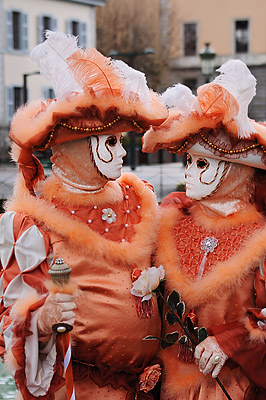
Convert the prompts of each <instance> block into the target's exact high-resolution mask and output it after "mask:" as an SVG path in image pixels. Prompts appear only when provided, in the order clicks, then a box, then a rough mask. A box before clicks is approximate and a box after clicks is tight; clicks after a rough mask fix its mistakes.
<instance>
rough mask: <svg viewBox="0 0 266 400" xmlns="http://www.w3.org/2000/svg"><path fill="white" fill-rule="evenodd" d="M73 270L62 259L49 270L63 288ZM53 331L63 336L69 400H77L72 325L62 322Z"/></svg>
mask: <svg viewBox="0 0 266 400" xmlns="http://www.w3.org/2000/svg"><path fill="white" fill-rule="evenodd" d="M71 271H72V269H71V268H70V267H69V266H68V265H67V264H65V262H64V260H63V259H62V258H57V259H56V260H55V262H54V264H53V265H52V266H51V268H50V269H49V271H48V272H49V274H50V276H51V279H52V281H53V283H54V284H55V285H57V286H58V287H59V288H62V287H63V286H64V285H66V284H67V283H68V281H69V277H70V274H71ZM52 328H53V331H54V332H55V333H59V334H63V335H62V346H63V356H64V371H65V378H66V391H67V400H75V388H74V382H73V371H72V363H71V343H70V336H69V332H70V331H71V330H72V329H73V326H72V325H69V324H66V323H64V322H60V323H59V324H54V325H53V327H52Z"/></svg>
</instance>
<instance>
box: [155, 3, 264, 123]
mask: <svg viewBox="0 0 266 400" xmlns="http://www.w3.org/2000/svg"><path fill="white" fill-rule="evenodd" d="M168 7H169V10H170V12H169V36H168V41H169V43H168V46H169V67H168V71H167V73H165V75H164V76H165V78H166V79H165V80H164V82H161V87H160V90H165V88H167V87H168V86H169V85H172V84H173V83H176V82H181V83H186V82H190V83H191V86H193V82H194V87H195V88H196V87H197V86H199V85H201V84H203V83H204V82H205V78H204V77H203V76H202V74H201V68H200V57H199V52H200V51H201V50H202V49H203V48H204V45H205V43H210V44H211V47H212V48H213V49H214V50H215V53H216V58H215V68H218V67H219V66H220V65H221V64H222V63H224V62H225V61H227V60H229V59H240V60H242V61H244V62H245V63H246V64H247V65H248V67H249V68H250V70H251V72H252V73H253V74H254V76H255V77H256V79H257V96H256V97H255V98H254V99H253V101H252V104H251V105H250V108H249V115H250V117H251V118H254V119H257V120H266V2H265V0H255V1H250V0H233V1H230V0H224V1H220V0H201V1H198V0H186V1H183V0H168ZM236 20H248V21H249V31H248V41H249V49H248V52H247V53H236V51H235V39H234V35H235V30H234V28H235V21H236ZM185 23H196V25H197V44H196V47H197V48H196V54H195V55H193V56H185V55H184V45H183V42H184V37H183V26H184V24H185ZM214 76H215V73H214V74H213V76H212V77H214ZM212 77H211V78H212ZM191 88H192V89H193V87H191Z"/></svg>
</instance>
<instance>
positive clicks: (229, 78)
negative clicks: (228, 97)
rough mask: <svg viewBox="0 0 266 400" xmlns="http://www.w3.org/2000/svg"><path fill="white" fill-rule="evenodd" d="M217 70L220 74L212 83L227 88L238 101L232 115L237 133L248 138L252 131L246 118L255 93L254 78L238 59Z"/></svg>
mask: <svg viewBox="0 0 266 400" xmlns="http://www.w3.org/2000/svg"><path fill="white" fill-rule="evenodd" d="M217 71H218V72H220V75H219V76H217V77H216V78H215V79H214V81H213V83H216V84H217V85H220V86H222V87H223V88H225V89H227V90H228V91H229V92H230V93H231V94H232V95H233V96H234V98H235V99H236V101H237V102H238V104H239V111H238V114H237V115H236V116H235V117H234V120H235V122H236V124H237V125H238V135H239V137H240V138H248V137H250V134H251V133H252V132H253V128H252V126H251V124H250V122H249V120H248V106H249V104H250V102H251V100H252V99H253V97H254V96H255V94H256V79H255V77H254V76H253V75H252V74H251V72H250V71H249V69H248V67H247V66H246V64H245V63H243V62H242V61H240V60H230V61H227V62H226V63H224V64H223V65H222V66H221V67H220V68H219V69H218V70H217Z"/></svg>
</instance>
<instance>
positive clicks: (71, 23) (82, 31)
mask: <svg viewBox="0 0 266 400" xmlns="http://www.w3.org/2000/svg"><path fill="white" fill-rule="evenodd" d="M66 31H67V33H71V34H72V35H74V36H77V37H78V45H79V46H80V47H86V46H87V24H86V22H82V21H79V20H77V19H75V20H74V19H69V20H68V21H67V26H66Z"/></svg>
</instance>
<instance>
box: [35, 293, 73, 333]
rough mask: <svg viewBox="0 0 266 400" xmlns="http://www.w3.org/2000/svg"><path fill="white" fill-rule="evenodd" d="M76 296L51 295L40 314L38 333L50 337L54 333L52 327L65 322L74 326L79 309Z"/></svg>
mask: <svg viewBox="0 0 266 400" xmlns="http://www.w3.org/2000/svg"><path fill="white" fill-rule="evenodd" d="M74 300H75V296H73V295H71V294H67V293H51V294H49V295H48V297H47V298H46V300H45V303H44V305H43V306H42V307H41V308H40V311H39V313H38V321H37V326H38V333H39V335H41V336H50V335H51V333H52V332H53V330H52V326H53V325H54V324H59V323H60V322H64V323H66V324H69V325H74V322H75V313H74V311H73V310H74V309H75V308H77V306H76V304H75V302H74Z"/></svg>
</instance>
